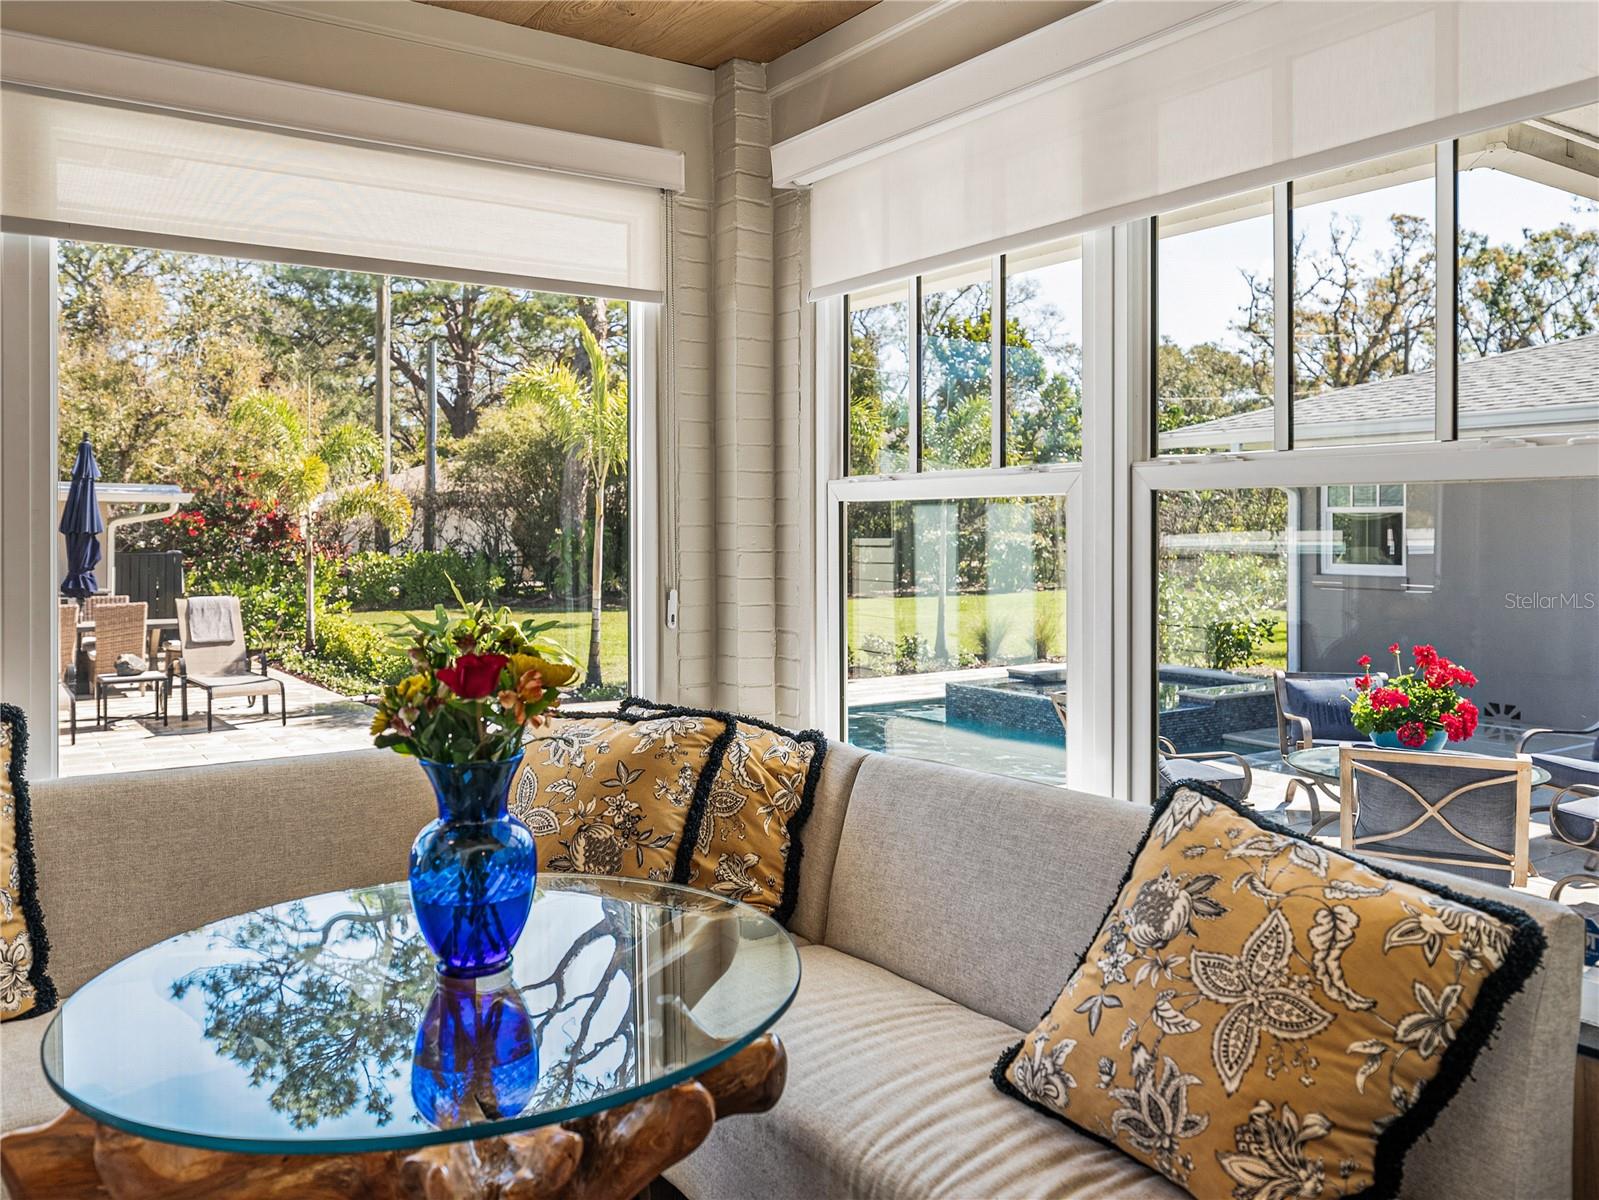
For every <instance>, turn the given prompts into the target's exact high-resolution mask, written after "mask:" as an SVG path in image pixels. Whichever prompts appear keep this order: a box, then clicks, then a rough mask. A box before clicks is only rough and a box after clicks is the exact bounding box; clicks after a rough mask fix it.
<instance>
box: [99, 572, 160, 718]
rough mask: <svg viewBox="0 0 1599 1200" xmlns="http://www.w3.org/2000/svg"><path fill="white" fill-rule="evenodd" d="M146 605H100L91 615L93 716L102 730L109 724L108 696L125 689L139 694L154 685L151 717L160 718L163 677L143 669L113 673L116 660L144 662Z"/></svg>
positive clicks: (109, 703) (151, 670)
mask: <svg viewBox="0 0 1599 1200" xmlns="http://www.w3.org/2000/svg"><path fill="white" fill-rule="evenodd" d="M148 607H149V606H148V605H145V604H143V603H139V604H104V605H101V606H100V607H99V608H98V609H96V610H95V614H94V716H95V721H96V723H97V724H98V725H99V726H100V728H102V729H104V728H106V727H107V726H109V725H110V724H111V696H112V694H113V693H115V692H118V691H120V690H121V689H122V688H125V687H137V688H139V689H140V690H141V691H142V690H143V689H145V688H147V687H149V686H151V685H152V684H153V685H154V686H155V715H156V717H157V718H160V717H162V716H163V715H164V714H165V712H166V710H165V708H164V707H163V705H162V700H163V697H164V695H165V689H166V683H167V677H166V675H165V674H164V673H163V672H161V671H157V670H154V669H153V668H151V667H149V666H146V667H145V668H144V669H143V670H141V671H137V672H135V673H133V674H130V675H123V674H121V673H120V672H118V671H117V669H116V665H117V659H119V658H121V657H122V656H123V655H124V654H131V655H133V656H134V657H135V658H137V659H138V660H139V661H140V662H144V661H145V659H144V616H145V613H146V612H147V611H148Z"/></svg>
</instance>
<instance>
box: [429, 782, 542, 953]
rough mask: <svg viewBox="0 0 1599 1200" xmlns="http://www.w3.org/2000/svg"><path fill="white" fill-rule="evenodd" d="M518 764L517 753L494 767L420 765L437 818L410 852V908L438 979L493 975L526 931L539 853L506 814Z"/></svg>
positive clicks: (519, 825)
mask: <svg viewBox="0 0 1599 1200" xmlns="http://www.w3.org/2000/svg"><path fill="white" fill-rule="evenodd" d="M521 762H522V756H521V755H520V754H518V755H517V756H516V757H515V758H507V759H505V760H503V761H501V762H472V763H459V764H452V763H441V762H430V761H429V760H427V759H423V760H422V769H423V770H424V771H425V772H427V777H428V782H429V783H431V784H432V785H433V791H434V794H435V795H436V796H437V797H438V802H439V816H438V820H436V821H433V822H432V823H430V824H429V825H428V826H427V827H426V828H424V829H423V830H422V832H421V833H419V834H417V837H416V841H415V843H413V845H412V846H411V871H410V880H411V907H412V908H413V909H414V910H415V911H416V920H417V924H418V925H419V926H420V927H421V930H422V936H423V937H424V938H426V939H427V944H428V946H429V947H430V948H431V949H432V951H433V954H434V957H436V958H437V959H438V960H439V973H440V974H442V975H447V976H454V977H456V978H461V979H471V978H474V977H476V976H479V975H488V974H492V973H493V972H495V971H498V970H500V969H501V968H502V967H504V966H505V964H506V963H508V962H509V961H510V959H511V951H512V950H513V949H515V947H516V939H517V938H518V937H520V936H521V934H522V927H523V926H524V925H526V924H527V914H528V910H529V909H530V908H531V907H532V905H533V884H534V881H535V880H536V879H537V878H538V866H539V863H538V850H537V847H536V845H535V843H534V841H533V834H532V832H531V831H530V830H529V829H528V827H527V826H526V825H524V824H522V822H521V821H519V820H517V819H516V818H515V817H513V816H512V815H511V814H510V813H509V812H508V811H507V809H506V799H507V797H508V795H509V793H510V790H511V779H512V777H513V776H514V775H515V774H516V768H517V767H518V766H519V765H520V764H521Z"/></svg>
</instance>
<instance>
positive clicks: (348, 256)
mask: <svg viewBox="0 0 1599 1200" xmlns="http://www.w3.org/2000/svg"><path fill="white" fill-rule="evenodd" d="M0 100H3V104H0V131H3V142H0V157H3V159H4V162H5V171H4V172H3V174H0V218H3V220H4V223H5V227H6V228H7V229H12V230H26V231H29V232H35V233H51V234H54V235H56V236H64V237H84V236H90V235H91V234H92V236H95V237H99V238H105V239H109V240H117V239H119V238H120V239H125V240H127V241H130V242H146V243H150V244H158V245H165V246H171V247H174V248H196V249H208V250H212V251H217V252H221V251H225V250H228V249H233V250H237V251H239V252H242V253H246V254H249V255H252V256H256V257H269V258H270V257H281V258H284V259H286V260H289V261H305V262H311V263H316V264H328V263H339V264H349V265H360V264H368V265H370V266H371V267H376V268H383V267H392V266H395V265H403V266H404V267H405V269H406V270H408V271H410V272H412V273H417V274H423V275H431V276H435V277H440V278H462V279H478V280H485V281H490V282H496V283H506V284H519V285H522V286H530V287H539V288H545V289H552V290H562V291H570V292H577V293H582V294H595V295H602V296H608V297H614V298H618V299H633V300H651V301H659V300H661V299H662V297H663V295H664V283H663V277H664V264H663V253H664V250H663V237H662V226H663V206H662V203H661V197H660V192H659V191H658V190H657V189H655V188H650V187H645V186H641V185H637V184H626V183H617V182H614V181H609V180H600V179H590V178H585V177H582V176H578V175H568V174H563V173H560V172H555V171H543V170H538V169H535V168H530V167H518V166H512V165H506V164H500V163H492V162H485V161H481V160H477V159H469V158H457V157H453V156H450V155H443V154H434V153H427V152H422V151H413V150H405V149H397V148H394V147H390V146H376V145H371V144H361V143H354V142H349V141H342V140H337V139H327V138H319V137H315V136H310V135H302V134H296V133H289V132H284V131H281V130H276V129H266V128H260V127H255V126H249V125H242V124H237V123H230V122H223V121H213V120H207V119H204V118H199V117H194V116H190V115H186V114H179V113H174V112H167V111H156V110H150V109H143V108H134V107H125V106H119V105H115V104H110V103H104V102H100V101H93V100H85V99H82V98H79V97H74V96H66V95H60V94H55V93H45V92H36V91H31V90H27V89H22V88H16V87H10V86H7V87H6V88H5V89H4V93H3V96H0Z"/></svg>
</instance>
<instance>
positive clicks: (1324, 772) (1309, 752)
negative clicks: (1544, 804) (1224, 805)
mask: <svg viewBox="0 0 1599 1200" xmlns="http://www.w3.org/2000/svg"><path fill="white" fill-rule="evenodd" d="M1355 744H1356V743H1353V742H1351V743H1350V745H1355ZM1359 744H1360V745H1370V743H1369V742H1362V743H1359ZM1341 749H1343V747H1342V746H1311V747H1310V748H1308V749H1305V750H1290V751H1289V752H1288V753H1287V754H1286V755H1284V756H1283V758H1284V761H1286V762H1287V763H1288V765H1289V766H1290V767H1292V768H1293V769H1294V770H1296V771H1299V772H1301V773H1303V774H1305V775H1313V776H1315V777H1316V778H1317V779H1326V780H1329V781H1331V782H1333V783H1337V782H1338V751H1339V750H1341ZM1433 753H1435V754H1437V755H1439V756H1441V757H1445V758H1447V757H1448V756H1449V754H1450V753H1451V752H1450V751H1448V750H1435V751H1433ZM1507 761H1508V760H1507ZM1548 782H1549V772H1548V771H1546V770H1544V769H1543V768H1542V767H1540V766H1534V767H1533V768H1532V786H1533V787H1542V786H1543V785H1544V784H1546V783H1548Z"/></svg>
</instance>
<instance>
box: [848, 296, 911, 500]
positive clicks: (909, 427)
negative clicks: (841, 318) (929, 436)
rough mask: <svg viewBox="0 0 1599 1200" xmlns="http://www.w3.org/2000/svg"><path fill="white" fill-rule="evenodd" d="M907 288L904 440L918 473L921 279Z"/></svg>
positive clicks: (909, 456)
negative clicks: (907, 367) (908, 370)
mask: <svg viewBox="0 0 1599 1200" xmlns="http://www.w3.org/2000/svg"><path fill="white" fill-rule="evenodd" d="M907 286H908V287H909V289H910V292H909V295H908V297H907V299H908V302H909V304H910V306H911V311H910V319H911V320H910V335H911V386H910V404H909V405H908V406H907V408H908V409H909V411H908V412H907V414H906V421H907V431H906V438H907V440H908V441H909V442H910V445H909V446H908V447H907V448H908V449H909V450H910V454H909V455H908V456H907V457H908V459H909V462H910V469H911V470H912V471H920V470H921V469H922V340H923V339H922V277H921V276H920V275H918V276H916V278H914V279H912V280H911V281H910V283H909V284H908V285H907ZM847 352H848V351H847V350H846V353H847Z"/></svg>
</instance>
